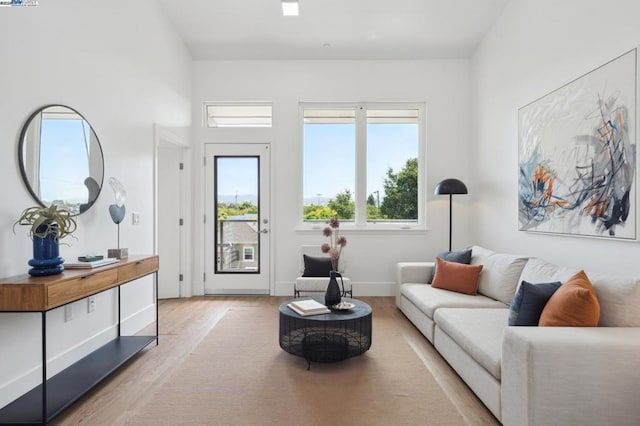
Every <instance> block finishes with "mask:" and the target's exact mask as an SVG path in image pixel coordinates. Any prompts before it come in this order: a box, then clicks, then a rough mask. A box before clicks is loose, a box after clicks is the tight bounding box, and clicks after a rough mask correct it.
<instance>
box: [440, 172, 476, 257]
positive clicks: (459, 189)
mask: <svg viewBox="0 0 640 426" xmlns="http://www.w3.org/2000/svg"><path fill="white" fill-rule="evenodd" d="M433 193H434V194H436V195H449V251H451V222H452V220H453V215H452V213H451V212H452V210H451V196H452V195H453V194H468V193H469V192H468V191H467V186H466V185H465V184H464V183H462V181H461V180H458V179H445V180H443V181H442V182H440V183H439V184H437V185H436V189H435V190H434V191H433Z"/></svg>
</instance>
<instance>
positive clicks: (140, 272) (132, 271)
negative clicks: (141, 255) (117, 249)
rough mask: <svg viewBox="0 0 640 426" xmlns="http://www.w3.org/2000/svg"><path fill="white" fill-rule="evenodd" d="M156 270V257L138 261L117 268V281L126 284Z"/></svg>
mask: <svg viewBox="0 0 640 426" xmlns="http://www.w3.org/2000/svg"><path fill="white" fill-rule="evenodd" d="M157 270H158V257H157V256H155V257H152V258H149V259H143V260H138V261H137V262H134V263H130V264H128V265H123V266H122V267H120V268H118V281H120V282H126V281H131V280H133V279H135V278H138V277H142V276H144V275H147V274H150V273H151V272H154V271H157Z"/></svg>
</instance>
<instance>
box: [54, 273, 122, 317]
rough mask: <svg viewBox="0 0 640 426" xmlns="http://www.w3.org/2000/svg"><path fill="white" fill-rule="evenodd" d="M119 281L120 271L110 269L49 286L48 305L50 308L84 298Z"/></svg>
mask: <svg viewBox="0 0 640 426" xmlns="http://www.w3.org/2000/svg"><path fill="white" fill-rule="evenodd" d="M117 282H118V271H117V270H116V269H110V270H107V271H102V272H96V273H94V274H91V275H86V276H84V277H78V278H74V279H72V280H67V281H64V282H61V283H58V284H53V285H50V286H48V287H47V306H48V307H49V308H52V307H55V306H59V305H63V304H65V303H68V302H71V301H74V300H78V299H82V298H83V297H86V296H90V295H92V294H95V293H98V292H100V291H101V290H105V289H108V288H111V287H113V286H114V285H115V283H117Z"/></svg>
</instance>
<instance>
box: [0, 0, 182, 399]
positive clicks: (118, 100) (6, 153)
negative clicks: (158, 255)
mask: <svg viewBox="0 0 640 426" xmlns="http://www.w3.org/2000/svg"><path fill="white" fill-rule="evenodd" d="M39 3H40V5H39V6H37V7H22V8H18V7H13V8H1V9H0V64H2V70H3V72H2V78H1V79H0V97H1V99H2V101H1V102H0V136H1V137H0V146H1V147H2V154H3V155H1V156H0V173H1V176H2V187H3V191H2V203H0V223H1V224H2V225H3V226H0V275H1V276H11V275H16V274H22V273H26V271H27V269H28V265H27V261H28V260H29V259H30V258H31V257H32V256H31V254H32V253H31V250H32V249H31V241H30V240H29V238H28V237H27V230H26V229H25V228H24V227H18V228H16V233H15V234H14V233H13V232H12V231H11V226H12V224H13V223H14V221H15V220H16V218H17V216H18V215H19V213H20V212H21V211H22V210H23V209H24V208H26V207H28V206H32V205H35V202H34V201H33V200H32V199H31V197H30V195H29V193H28V191H27V190H26V189H25V187H24V185H23V184H22V181H21V179H20V169H19V166H18V161H17V146H18V141H17V139H18V136H19V133H20V129H21V127H22V125H23V123H24V121H25V120H26V118H27V117H28V116H29V114H30V113H31V112H33V111H34V110H35V109H37V108H38V107H41V106H43V105H45V104H49V103H60V104H65V105H68V106H70V107H72V108H74V109H76V110H78V111H79V112H80V113H81V114H83V115H84V116H85V118H86V119H87V120H88V121H89V122H90V123H91V125H92V126H93V128H94V129H95V131H96V133H97V135H98V138H99V139H100V141H101V143H102V148H103V151H104V161H105V187H104V188H103V191H102V193H101V194H100V196H99V198H98V200H97V202H96V204H95V205H94V206H93V207H92V208H91V210H89V211H88V212H87V213H85V214H83V215H81V216H79V217H78V231H77V232H76V234H75V235H76V236H77V240H74V239H69V240H68V241H69V242H70V244H71V246H70V247H66V246H62V247H61V255H62V256H63V257H65V258H67V259H74V258H76V257H77V256H78V255H81V254H86V253H103V254H106V250H107V249H108V248H112V247H115V246H116V244H117V241H116V239H117V233H116V226H115V225H114V224H113V222H112V221H111V218H110V217H109V213H108V206H109V204H112V203H113V202H114V196H113V192H112V190H111V188H110V187H109V186H108V184H107V180H108V178H109V177H110V176H115V177H117V178H118V179H119V180H120V181H121V182H122V183H123V184H124V186H125V187H126V189H127V192H128V199H127V202H126V208H127V218H126V219H125V221H124V222H123V223H122V224H121V229H120V232H121V237H120V238H121V246H123V247H128V248H129V253H131V254H137V253H141V254H142V253H152V252H153V125H154V123H159V124H162V125H163V126H167V127H185V126H189V125H190V122H191V66H192V64H191V60H190V56H189V54H188V52H187V51H186V49H185V48H184V46H183V45H182V42H181V41H180V40H179V39H178V38H177V36H176V34H175V33H174V31H173V28H172V26H171V25H170V24H169V21H168V20H167V18H166V16H165V15H164V13H163V12H162V10H161V9H159V7H158V5H157V4H156V3H155V2H154V1H152V0H137V1H135V2H128V3H126V4H121V3H114V2H99V1H84V0H57V1H55V2H52V1H41V2H39ZM62 161H63V160H62ZM131 212H139V213H140V217H141V224H140V226H132V225H131ZM151 284H152V281H151V280H150V279H143V280H138V281H137V282H136V283H135V284H132V285H128V286H127V288H126V289H125V290H124V292H123V299H126V302H124V304H123V313H122V314H123V317H124V318H130V321H129V327H128V331H135V330H136V329H137V328H138V327H139V325H140V324H139V322H140V321H142V322H144V321H145V320H147V317H146V315H147V314H148V313H149V311H150V309H152V308H153V305H152V299H151V293H150V291H151ZM114 300H115V299H114V295H113V293H111V292H107V293H103V294H101V295H100V297H99V298H98V301H97V306H96V312H94V313H92V314H91V315H90V316H88V315H87V314H86V303H82V302H76V303H74V304H73V310H74V316H75V318H74V320H72V321H71V322H68V323H64V321H63V315H62V312H61V310H56V311H52V312H50V313H49V317H48V318H49V320H48V321H49V338H50V342H51V346H50V355H51V358H52V359H51V362H52V369H54V370H55V369H56V368H60V367H62V366H64V365H65V363H68V362H69V361H73V359H74V358H77V357H78V356H79V354H81V353H82V352H83V351H85V350H86V349H88V348H90V347H91V345H92V344H94V342H96V341H100V339H104V338H105V335H107V336H106V337H108V335H109V334H110V333H112V332H113V328H112V325H113V322H114V317H115V314H114ZM141 318H142V319H141ZM125 330H127V328H126V327H125ZM39 335H40V326H39V316H38V315H35V314H32V315H26V314H0V341H1V342H2V345H1V346H2V349H1V350H0V360H1V361H0V406H3V405H5V404H6V403H7V402H9V401H11V400H12V399H13V398H15V397H16V396H18V395H19V394H20V392H21V390H24V389H25V388H28V387H29V386H31V385H33V384H35V383H34V380H36V381H37V380H38V378H39V376H38V371H37V366H38V364H39V361H40V349H39V347H40V345H39V339H40V338H39ZM69 348H74V349H73V350H72V351H71V352H67V350H68V349H69ZM25 375H26V376H25Z"/></svg>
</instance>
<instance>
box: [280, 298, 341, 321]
mask: <svg viewBox="0 0 640 426" xmlns="http://www.w3.org/2000/svg"><path fill="white" fill-rule="evenodd" d="M288 306H289V307H290V308H291V309H293V310H294V311H295V312H296V313H297V314H298V315H301V316H303V317H307V316H309V315H320V314H329V313H331V310H329V308H327V307H326V306H324V305H323V304H322V303H320V302H318V301H316V300H313V299H306V300H294V301H293V302H291V303H289V305H288Z"/></svg>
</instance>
